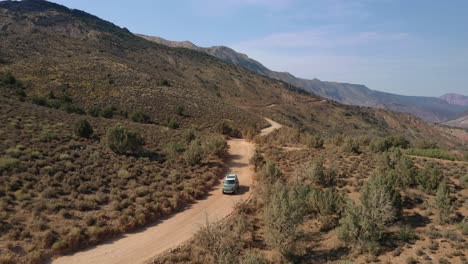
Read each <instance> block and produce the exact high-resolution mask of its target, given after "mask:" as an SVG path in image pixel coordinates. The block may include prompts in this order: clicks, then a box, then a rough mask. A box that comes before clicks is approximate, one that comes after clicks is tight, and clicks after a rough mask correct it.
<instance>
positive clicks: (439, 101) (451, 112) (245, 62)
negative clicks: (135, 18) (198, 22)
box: [138, 34, 468, 122]
mask: <svg viewBox="0 0 468 264" xmlns="http://www.w3.org/2000/svg"><path fill="white" fill-rule="evenodd" d="M138 36H140V37H143V38H145V39H148V40H150V41H154V42H157V43H160V44H163V45H167V46H171V47H184V48H189V49H195V50H197V51H201V52H205V53H207V54H209V55H212V56H215V57H217V58H219V59H221V60H224V61H226V62H229V63H232V64H234V65H237V66H240V67H243V68H245V69H248V70H250V71H252V72H255V73H257V74H261V75H265V76H268V77H270V78H273V79H278V80H282V81H285V82H287V83H290V84H291V85H294V86H297V87H299V88H302V89H304V90H306V91H309V92H312V93H314V94H316V95H318V96H321V97H324V98H327V99H331V100H335V101H337V102H339V103H343V104H348V105H357V106H367V107H374V108H383V109H389V110H393V111H398V112H405V113H410V114H414V115H416V116H418V117H421V118H423V119H424V120H426V121H429V122H444V121H448V120H450V119H454V118H457V117H458V116H459V115H460V113H463V112H464V111H466V110H468V107H467V106H468V105H459V104H450V103H449V102H447V101H446V100H445V99H443V98H436V97H429V96H405V95H397V94H392V93H388V92H381V91H376V90H371V89H369V88H368V87H367V86H365V85H362V84H351V83H339V82H329V81H321V80H319V79H317V78H314V79H304V78H299V77H295V76H294V75H292V74H290V73H288V72H276V71H272V70H270V69H268V68H267V67H265V66H264V65H263V64H261V63H260V62H258V61H256V60H254V59H252V58H250V57H248V55H246V54H242V53H238V52H236V51H235V50H233V49H231V48H229V47H225V46H213V47H207V48H203V47H198V46H196V45H195V44H193V43H191V42H189V43H190V44H191V45H188V46H187V45H181V42H177V41H170V40H166V39H163V38H160V37H151V36H146V35H142V34H138Z"/></svg>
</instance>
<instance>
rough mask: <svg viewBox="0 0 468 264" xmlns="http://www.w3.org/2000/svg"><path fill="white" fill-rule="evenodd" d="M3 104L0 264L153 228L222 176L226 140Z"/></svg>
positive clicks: (24, 104) (37, 259) (31, 260)
mask: <svg viewBox="0 0 468 264" xmlns="http://www.w3.org/2000/svg"><path fill="white" fill-rule="evenodd" d="M0 100H1V104H2V107H1V108H0V115H1V117H2V118H1V121H0V122H1V130H0V139H1V140H0V256H1V257H0V263H42V262H44V261H45V260H46V259H47V258H48V257H50V256H52V255H56V254H63V253H66V252H70V251H73V250H76V249H79V248H83V247H85V246H87V245H92V244H95V243H98V242H100V241H103V240H105V239H108V238H110V237H113V236H116V235H118V234H121V233H123V232H128V231H130V230H134V229H136V228H138V227H141V226H144V225H147V224H150V223H153V222H154V221H155V220H157V219H158V218H160V217H162V216H164V215H167V214H170V213H171V212H174V211H177V210H180V209H181V208H183V207H184V206H185V205H186V204H188V203H191V202H193V201H194V200H195V199H197V198H201V197H203V196H204V195H205V194H206V192H207V191H208V190H209V189H210V187H211V186H213V185H214V184H215V183H216V182H217V181H218V177H219V176H220V175H221V172H222V167H223V164H224V163H223V157H224V154H225V152H226V151H227V148H228V146H227V144H226V140H225V138H224V137H223V136H221V135H220V134H215V133H209V132H208V133H205V132H203V133H201V132H200V131H197V130H194V129H179V130H175V131H174V130H171V131H169V130H167V128H166V127H165V126H159V125H154V124H149V125H148V124H141V122H129V121H126V120H114V119H106V118H104V117H102V116H101V115H98V117H92V116H87V117H86V118H85V119H83V115H80V114H68V113H67V112H65V111H61V110H60V109H55V108H49V107H46V106H39V105H35V104H29V103H28V102H27V101H26V102H21V101H19V100H17V99H8V98H4V97H3V98H1V99H0ZM12 109H14V111H12ZM136 121H140V120H136ZM168 145H169V146H176V147H172V148H167V147H166V146H168ZM173 149H174V151H175V152H177V153H179V154H181V155H173V153H171V152H172V151H173Z"/></svg>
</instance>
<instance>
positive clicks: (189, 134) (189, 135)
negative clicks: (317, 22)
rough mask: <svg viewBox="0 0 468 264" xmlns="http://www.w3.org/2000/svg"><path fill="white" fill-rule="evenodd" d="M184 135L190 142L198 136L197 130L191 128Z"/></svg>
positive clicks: (187, 141)
mask: <svg viewBox="0 0 468 264" xmlns="http://www.w3.org/2000/svg"><path fill="white" fill-rule="evenodd" d="M183 137H184V140H185V142H186V143H187V144H188V143H190V142H192V141H193V140H195V139H196V138H197V135H196V134H195V130H193V129H192V128H190V129H188V130H186V131H185V132H184V135H183Z"/></svg>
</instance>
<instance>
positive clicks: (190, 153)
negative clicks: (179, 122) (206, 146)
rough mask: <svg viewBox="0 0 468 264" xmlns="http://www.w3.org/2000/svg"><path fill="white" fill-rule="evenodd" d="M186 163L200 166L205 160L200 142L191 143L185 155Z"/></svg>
mask: <svg viewBox="0 0 468 264" xmlns="http://www.w3.org/2000/svg"><path fill="white" fill-rule="evenodd" d="M184 159H185V162H186V163H187V164H188V165H191V166H193V165H197V164H200V163H201V161H202V159H203V149H202V147H201V143H200V141H199V140H194V141H192V142H191V143H190V145H189V147H188V149H187V150H186V151H185V153H184Z"/></svg>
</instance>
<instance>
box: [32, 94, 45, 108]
mask: <svg viewBox="0 0 468 264" xmlns="http://www.w3.org/2000/svg"><path fill="white" fill-rule="evenodd" d="M31 101H32V103H33V104H37V105H40V106H47V107H48V106H49V104H48V102H47V99H46V98H44V97H39V96H34V97H32V98H31Z"/></svg>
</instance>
